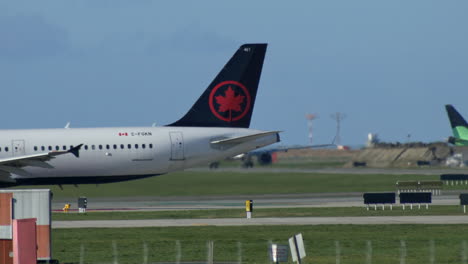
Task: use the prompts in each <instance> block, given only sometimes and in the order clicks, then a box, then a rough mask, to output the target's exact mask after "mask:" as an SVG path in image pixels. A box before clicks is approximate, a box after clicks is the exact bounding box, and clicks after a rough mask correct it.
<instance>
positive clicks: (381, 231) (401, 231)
mask: <svg viewBox="0 0 468 264" xmlns="http://www.w3.org/2000/svg"><path fill="white" fill-rule="evenodd" d="M297 233H302V234H303V237H304V242H305V248H306V252H307V257H306V259H305V260H304V262H303V263H317V264H320V263H336V261H337V259H338V260H339V261H340V263H346V264H350V263H379V264H387V263H389V264H390V263H392V264H394V263H407V264H416V263H464V262H463V261H466V256H467V252H468V251H467V241H468V225H447V226H444V225H366V226H363V225H321V226H245V227H242V226H241V227H213V226H204V227H164V228H157V227H155V228H122V229H114V228H112V229H111V228H109V229H106V228H100V229H98V228H96V229H54V230H53V232H52V238H53V245H52V248H53V254H54V258H56V259H59V260H60V261H61V262H64V263H119V264H126V263H129V264H130V263H131V264H134V263H144V260H147V262H146V263H161V262H166V263H167V262H171V263H175V262H176V260H180V261H181V262H192V261H204V262H205V263H206V260H207V241H213V242H214V260H215V262H242V263H270V262H269V259H268V253H267V249H268V245H269V243H280V244H287V240H288V238H289V237H291V236H292V235H294V234H297ZM337 252H338V254H337ZM82 253H83V254H82ZM369 260H370V262H369ZM402 260H404V262H402ZM80 261H81V262H80ZM289 263H292V262H291V258H290V261H289Z"/></svg>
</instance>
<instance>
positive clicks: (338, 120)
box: [331, 112, 346, 146]
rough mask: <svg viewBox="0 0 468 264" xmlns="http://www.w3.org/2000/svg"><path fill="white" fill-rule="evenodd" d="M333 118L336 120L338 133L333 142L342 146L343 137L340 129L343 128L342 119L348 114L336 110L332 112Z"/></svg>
mask: <svg viewBox="0 0 468 264" xmlns="http://www.w3.org/2000/svg"><path fill="white" fill-rule="evenodd" d="M331 118H332V119H333V120H335V122H336V135H335V138H334V139H333V143H334V144H335V145H337V146H341V137H340V130H341V121H343V119H345V118H346V114H344V113H340V112H336V113H333V114H331Z"/></svg>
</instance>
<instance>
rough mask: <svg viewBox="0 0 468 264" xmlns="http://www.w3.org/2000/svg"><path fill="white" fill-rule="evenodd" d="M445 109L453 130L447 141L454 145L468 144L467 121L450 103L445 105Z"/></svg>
mask: <svg viewBox="0 0 468 264" xmlns="http://www.w3.org/2000/svg"><path fill="white" fill-rule="evenodd" d="M445 109H446V110H447V114H448V117H449V120H450V125H451V126H452V132H453V137H449V139H448V142H449V143H452V144H454V145H456V146H468V123H467V122H466V121H465V119H464V118H463V117H462V116H461V115H460V113H458V111H457V110H456V109H455V107H453V106H452V105H446V106H445Z"/></svg>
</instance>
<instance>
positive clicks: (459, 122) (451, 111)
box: [445, 105, 468, 128]
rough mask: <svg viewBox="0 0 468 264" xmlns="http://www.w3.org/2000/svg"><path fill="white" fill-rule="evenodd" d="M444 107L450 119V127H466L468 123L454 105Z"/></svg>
mask: <svg viewBox="0 0 468 264" xmlns="http://www.w3.org/2000/svg"><path fill="white" fill-rule="evenodd" d="M445 109H446V110H447V114H448V117H449V120H450V125H451V126H452V128H455V127H458V126H465V127H468V123H466V121H465V119H464V118H463V117H462V116H461V115H460V114H459V113H458V111H457V110H455V107H453V106H452V105H446V106H445Z"/></svg>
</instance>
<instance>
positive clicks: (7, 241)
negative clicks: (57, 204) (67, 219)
mask: <svg viewBox="0 0 468 264" xmlns="http://www.w3.org/2000/svg"><path fill="white" fill-rule="evenodd" d="M32 226H34V228H32ZM50 227H51V192H50V190H48V189H34V190H14V189H11V190H0V263H2V264H3V263H5V264H13V263H28V262H24V261H20V260H22V259H23V260H24V259H28V258H31V257H32V256H34V257H36V259H37V260H50V259H51V255H52V254H51V246H50V245H51V240H50V237H51V228H50ZM34 234H35V235H34ZM31 245H35V246H34V248H37V250H36V252H31V250H29V248H30V247H31ZM18 261H19V262H18Z"/></svg>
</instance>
